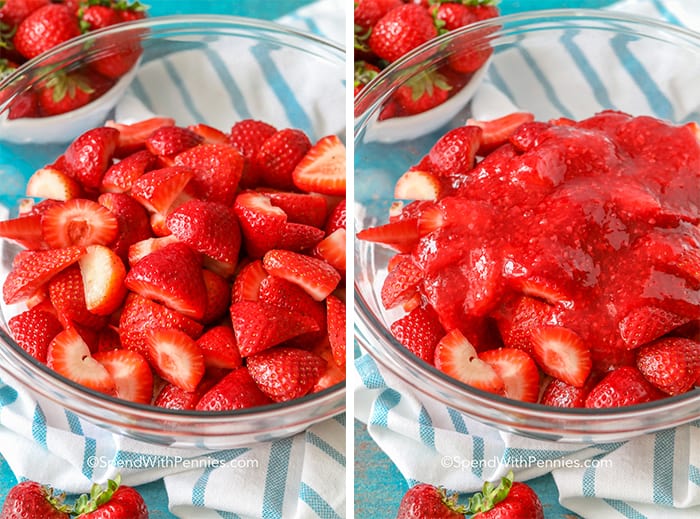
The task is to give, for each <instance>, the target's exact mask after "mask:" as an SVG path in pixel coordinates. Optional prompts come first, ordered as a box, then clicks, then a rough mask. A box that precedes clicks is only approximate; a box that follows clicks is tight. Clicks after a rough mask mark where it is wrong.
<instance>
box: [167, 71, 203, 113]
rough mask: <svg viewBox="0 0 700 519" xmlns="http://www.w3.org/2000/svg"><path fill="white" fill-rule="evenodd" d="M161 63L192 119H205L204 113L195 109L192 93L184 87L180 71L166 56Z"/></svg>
mask: <svg viewBox="0 0 700 519" xmlns="http://www.w3.org/2000/svg"><path fill="white" fill-rule="evenodd" d="M163 65H164V67H165V71H166V73H167V74H168V77H169V78H170V80H171V81H172V82H173V84H174V85H175V88H176V89H177V91H178V92H179V94H180V97H181V98H182V104H183V105H184V107H185V108H186V109H187V111H188V112H189V113H190V115H191V116H192V119H193V120H195V121H206V120H207V118H206V117H204V115H203V114H202V113H201V112H200V111H199V110H198V109H197V107H196V106H195V104H194V100H193V98H192V95H191V94H190V92H189V91H188V90H187V89H186V88H185V83H186V81H185V79H184V78H183V77H182V76H180V73H179V72H178V71H177V68H175V66H174V65H173V64H172V63H171V62H170V60H168V59H167V58H165V59H164V60H163Z"/></svg>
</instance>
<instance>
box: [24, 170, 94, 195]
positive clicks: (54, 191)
mask: <svg viewBox="0 0 700 519" xmlns="http://www.w3.org/2000/svg"><path fill="white" fill-rule="evenodd" d="M26 193H27V196H31V197H34V198H50V199H51V200H70V199H71V198H77V197H79V196H80V194H81V193H82V189H81V187H80V184H78V182H77V181H76V180H74V179H72V178H71V177H69V176H68V175H66V174H65V173H64V172H63V171H61V170H59V169H56V168H54V167H51V166H45V167H43V168H40V169H38V170H36V171H35V172H34V174H32V176H31V177H29V180H28V181H27V191H26Z"/></svg>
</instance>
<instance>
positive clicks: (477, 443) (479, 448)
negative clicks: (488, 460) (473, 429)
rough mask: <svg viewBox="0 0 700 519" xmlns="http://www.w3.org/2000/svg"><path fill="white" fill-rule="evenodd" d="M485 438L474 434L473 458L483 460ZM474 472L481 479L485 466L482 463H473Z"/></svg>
mask: <svg viewBox="0 0 700 519" xmlns="http://www.w3.org/2000/svg"><path fill="white" fill-rule="evenodd" d="M484 453H485V449H484V439H483V438H482V437H481V436H474V437H473V438H472V459H475V460H483V459H484ZM472 474H474V475H475V476H476V477H478V478H479V479H482V478H483V476H484V466H483V464H482V463H473V464H472Z"/></svg>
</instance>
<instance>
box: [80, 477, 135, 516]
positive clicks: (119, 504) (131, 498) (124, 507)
mask: <svg viewBox="0 0 700 519" xmlns="http://www.w3.org/2000/svg"><path fill="white" fill-rule="evenodd" d="M120 483H121V478H120V476H119V475H117V477H115V478H114V480H111V479H110V480H109V481H108V482H107V488H104V489H103V488H101V487H100V485H98V484H94V485H93V487H92V488H91V489H90V495H89V496H88V495H86V494H83V495H82V496H80V497H79V498H78V499H77V500H76V502H75V504H74V505H73V506H74V510H73V513H74V514H77V517H79V518H81V519H148V508H147V507H146V503H145V502H144V500H143V497H141V494H139V493H138V492H137V491H136V490H134V489H133V488H131V487H127V486H123V485H120Z"/></svg>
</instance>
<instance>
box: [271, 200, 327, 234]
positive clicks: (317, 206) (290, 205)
mask: <svg viewBox="0 0 700 519" xmlns="http://www.w3.org/2000/svg"><path fill="white" fill-rule="evenodd" d="M263 193H264V194H265V196H266V197H268V198H269V199H270V202H272V205H274V206H275V207H279V208H280V209H282V210H283V211H284V212H285V214H286V215H287V219H288V221H290V222H293V223H300V224H304V225H311V226H313V227H318V228H319V229H322V228H323V224H324V222H325V221H326V216H327V214H328V202H326V199H325V198H324V197H323V196H320V195H317V194H314V193H311V194H307V193H291V192H287V191H263Z"/></svg>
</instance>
